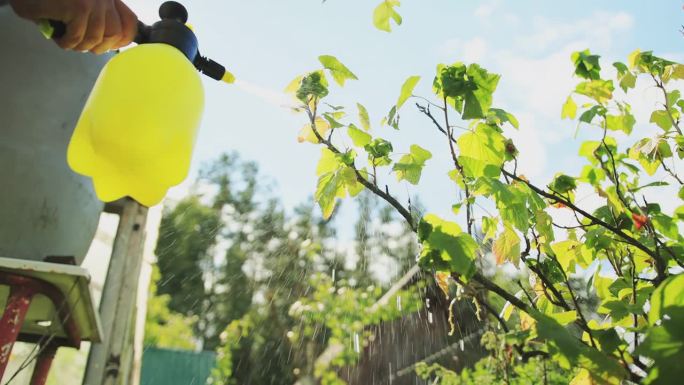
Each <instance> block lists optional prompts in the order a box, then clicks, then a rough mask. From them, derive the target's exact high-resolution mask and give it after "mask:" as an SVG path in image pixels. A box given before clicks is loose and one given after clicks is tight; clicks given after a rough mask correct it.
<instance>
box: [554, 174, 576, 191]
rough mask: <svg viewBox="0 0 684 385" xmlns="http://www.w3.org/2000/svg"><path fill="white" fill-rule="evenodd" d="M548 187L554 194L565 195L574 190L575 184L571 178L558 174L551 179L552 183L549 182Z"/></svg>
mask: <svg viewBox="0 0 684 385" xmlns="http://www.w3.org/2000/svg"><path fill="white" fill-rule="evenodd" d="M549 187H550V188H551V190H552V191H554V192H556V193H559V194H565V193H568V192H570V191H572V190H574V189H576V188H577V182H576V180H575V178H573V177H571V176H568V175H564V174H559V175H557V176H556V177H555V178H554V179H553V182H551V184H550V185H549Z"/></svg>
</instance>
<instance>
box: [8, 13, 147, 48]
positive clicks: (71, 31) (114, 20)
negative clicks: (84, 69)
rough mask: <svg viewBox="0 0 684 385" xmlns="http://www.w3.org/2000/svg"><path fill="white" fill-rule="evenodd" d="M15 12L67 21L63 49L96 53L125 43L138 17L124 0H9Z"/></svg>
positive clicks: (59, 41)
mask: <svg viewBox="0 0 684 385" xmlns="http://www.w3.org/2000/svg"><path fill="white" fill-rule="evenodd" d="M10 5H11V6H12V8H13V9H14V12H15V13H16V14H17V15H19V16H20V17H23V18H25V19H29V20H32V21H35V22H37V21H39V20H56V21H61V22H63V23H64V24H66V33H65V34H64V36H62V37H61V38H59V39H57V40H56V42H57V44H58V45H59V46H60V47H62V48H64V49H73V50H77V51H90V52H93V53H96V54H101V53H104V52H107V51H109V50H111V49H117V48H120V47H123V46H126V45H128V44H130V43H131V41H133V39H134V38H135V35H136V32H137V21H138V18H137V16H136V15H135V14H134V13H133V11H131V10H130V9H129V8H128V7H127V6H126V4H124V3H123V2H122V1H121V0H10Z"/></svg>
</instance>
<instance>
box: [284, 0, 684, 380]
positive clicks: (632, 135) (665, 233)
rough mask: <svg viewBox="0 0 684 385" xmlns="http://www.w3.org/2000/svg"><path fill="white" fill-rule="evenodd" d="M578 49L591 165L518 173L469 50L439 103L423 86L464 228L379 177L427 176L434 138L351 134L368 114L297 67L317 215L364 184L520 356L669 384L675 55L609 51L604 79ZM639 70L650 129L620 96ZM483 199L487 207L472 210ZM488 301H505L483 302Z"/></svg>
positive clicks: (683, 214) (450, 73)
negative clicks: (592, 205)
mask: <svg viewBox="0 0 684 385" xmlns="http://www.w3.org/2000/svg"><path fill="white" fill-rule="evenodd" d="M398 5H399V4H398V2H387V1H386V2H384V3H382V4H381V5H380V7H379V9H380V11H377V10H376V20H375V22H376V26H377V27H378V28H380V29H383V30H388V29H389V24H388V20H389V19H388V17H387V15H390V16H389V17H390V18H394V17H396V16H394V13H393V12H395V10H394V8H395V7H396V6H398ZM378 14H379V15H380V16H382V17H378V16H377V15H378ZM395 20H397V19H395ZM571 60H572V62H573V64H574V66H575V71H574V74H575V76H576V77H577V78H578V84H577V85H576V87H575V89H574V90H573V91H572V95H571V96H570V97H568V99H567V101H566V102H565V104H564V105H563V107H562V111H561V117H562V118H567V119H578V124H579V125H581V127H582V128H584V127H587V129H588V130H591V134H592V135H593V136H594V139H593V140H589V141H586V142H584V143H582V145H581V149H580V153H579V156H580V158H579V159H580V161H581V162H584V164H585V166H584V168H583V169H582V171H581V172H580V174H579V175H569V173H568V172H562V170H558V171H559V172H558V174H557V175H556V176H555V177H554V178H553V179H552V180H550V181H549V182H548V183H546V184H538V182H534V181H530V180H528V179H527V178H526V177H525V176H524V174H522V172H524V170H520V171H519V170H518V167H517V157H518V156H519V153H518V150H517V148H516V147H515V145H514V143H513V142H512V141H511V140H510V139H508V138H507V137H506V133H507V131H508V130H511V129H517V128H518V126H519V123H518V121H517V119H516V118H515V117H514V116H513V115H512V114H511V113H510V112H508V111H506V110H504V109H501V108H494V105H495V104H494V93H495V91H496V88H497V85H498V82H499V79H500V76H499V75H498V74H493V73H490V72H489V71H488V70H486V69H485V68H483V67H481V66H480V65H478V64H475V63H472V64H465V63H461V62H457V63H454V64H450V65H446V64H440V65H438V66H437V71H436V74H435V77H434V81H433V95H432V100H431V99H429V98H421V99H420V100H422V101H428V102H427V104H420V103H419V104H417V107H418V112H419V113H421V114H422V115H424V116H425V117H426V118H427V120H426V124H429V125H431V126H433V127H434V132H435V134H437V135H442V136H443V138H444V141H445V143H446V146H445V148H448V149H449V161H450V167H451V168H452V171H451V172H450V173H449V175H448V177H449V178H450V179H451V180H453V181H454V182H455V183H456V185H457V186H458V187H459V189H460V190H461V191H462V195H461V196H462V198H460V199H458V200H457V201H456V202H454V211H455V212H458V213H459V214H460V215H462V217H461V218H460V219H459V222H460V223H463V226H460V225H459V224H457V223H456V222H453V221H449V220H447V219H445V218H446V217H445V216H444V215H441V216H440V215H437V214H428V215H425V216H423V217H422V218H421V219H420V220H416V219H415V217H414V215H413V211H412V207H411V205H410V202H409V203H408V204H405V203H402V202H400V200H399V199H397V198H396V197H395V196H394V195H393V194H392V193H391V192H390V191H389V188H388V187H387V186H386V185H384V183H383V181H381V180H380V177H379V176H378V175H379V174H378V172H377V171H378V169H380V168H383V167H387V168H388V169H389V170H391V172H392V173H394V174H395V175H396V177H397V179H398V180H399V181H406V182H408V183H410V184H424V183H426V182H425V181H423V179H422V170H423V168H424V167H427V166H429V164H430V162H431V161H434V160H432V154H431V152H430V151H428V150H427V149H424V148H421V147H419V146H417V145H412V146H410V149H408V150H407V151H405V152H404V154H406V155H403V156H401V157H397V156H396V155H397V154H395V153H394V151H395V148H394V146H393V145H392V143H390V142H389V141H387V140H386V139H384V138H382V137H380V136H379V135H381V131H380V130H379V129H378V130H366V132H365V135H363V136H360V135H359V133H358V132H357V130H355V127H356V126H357V125H358V124H360V125H363V127H366V126H367V125H366V124H364V122H361V123H358V121H355V119H353V118H352V116H353V115H351V114H348V115H347V114H345V113H344V112H345V109H344V108H343V107H339V106H337V107H335V108H333V109H330V110H328V109H327V107H326V106H330V104H328V100H329V99H331V98H332V97H334V92H333V90H332V89H331V88H330V85H329V83H328V82H327V80H326V78H325V73H323V72H322V71H321V70H315V71H313V72H310V73H309V74H307V75H304V76H303V77H299V78H298V79H302V80H297V79H296V80H295V81H294V82H293V83H292V84H291V86H290V87H289V88H288V90H289V91H290V92H291V93H293V94H294V95H296V97H297V99H299V101H300V102H301V105H299V106H298V107H297V108H296V110H297V111H299V112H302V113H303V114H304V115H305V116H306V119H307V121H308V127H309V128H310V134H311V137H312V138H313V139H314V140H310V141H309V142H311V143H313V144H315V145H318V146H320V147H322V148H323V150H322V156H321V158H320V161H319V172H318V177H319V181H318V186H319V188H318V189H317V192H316V195H315V199H316V201H317V202H318V204H319V205H320V207H321V209H322V212H323V215H324V216H325V217H328V216H330V215H331V214H332V213H333V209H334V207H335V204H336V202H337V201H338V200H339V199H342V198H344V197H346V196H352V197H353V196H356V195H357V194H358V193H359V191H360V189H362V188H363V189H366V190H368V191H370V192H371V193H373V194H374V195H376V196H377V197H378V198H380V199H382V200H384V201H385V202H386V203H387V204H388V205H390V206H391V207H393V209H395V210H396V212H397V213H398V214H399V215H400V216H402V217H403V218H404V220H405V221H406V223H407V225H408V226H409V227H410V228H411V229H412V230H413V231H415V232H416V233H417V235H418V241H419V243H420V244H421V248H422V251H421V253H420V257H419V261H418V263H419V264H420V265H421V266H422V267H423V268H424V269H426V270H428V271H432V272H438V273H441V274H448V276H449V277H450V278H449V279H450V280H451V281H452V282H453V283H455V284H456V285H458V286H459V287H461V290H459V293H460V294H459V296H460V297H466V298H471V299H472V300H473V301H475V302H476V303H477V304H478V305H479V306H480V307H481V308H482V309H484V310H483V311H487V313H488V314H489V317H490V318H491V319H492V320H495V321H497V322H500V323H501V324H502V328H503V329H504V330H505V333H504V334H505V338H504V341H506V342H505V344H506V346H508V347H509V348H510V349H511V354H512V355H515V356H516V357H518V358H519V359H520V360H522V361H523V362H524V361H525V360H526V357H528V356H535V357H543V358H545V359H552V360H553V361H554V362H556V363H558V365H559V366H560V367H561V368H562V369H564V370H571V369H574V368H578V369H580V370H579V371H578V372H577V373H576V376H575V377H574V379H573V382H572V383H574V384H590V383H592V384H593V383H596V384H618V383H621V382H624V381H632V382H641V383H644V384H668V383H674V382H677V381H678V378H679V377H681V376H682V375H683V374H684V372H682V370H684V369H683V366H682V365H681V362H682V357H683V356H682V354H684V353H683V352H684V349H683V343H684V338H683V335H682V332H681V330H684V329H683V328H682V327H681V325H682V318H681V316H682V314H681V313H682V312H683V311H684V303H682V302H681V300H680V299H681V298H684V289H683V287H684V286H683V285H681V278H682V275H681V273H682V268H684V258H683V257H682V255H684V237H683V236H682V235H681V232H680V228H681V225H682V221H684V206H683V205H682V202H681V200H682V198H683V193H682V191H684V189H682V185H683V182H682V179H681V177H680V176H679V175H678V174H677V167H675V164H677V163H679V165H681V160H682V158H684V135H683V134H682V130H681V128H680V117H681V114H682V113H684V100H682V99H681V98H680V96H681V94H680V91H678V90H677V89H675V88H676V86H677V82H678V81H679V80H681V79H684V66H683V65H680V64H678V63H675V62H672V61H669V60H666V59H663V58H660V57H658V56H655V55H653V54H652V53H651V52H641V51H636V52H634V53H633V54H631V55H630V57H629V58H628V61H627V63H619V62H618V63H614V65H613V66H614V68H615V69H616V70H617V71H616V76H615V78H614V79H609V78H604V77H603V76H604V73H603V72H602V66H601V62H600V57H599V56H598V55H596V54H592V53H591V52H590V51H589V50H585V51H582V52H577V53H575V54H573V55H572V57H571ZM335 62H339V61H338V60H335ZM344 68H346V67H344ZM349 72H350V73H351V71H349ZM418 81H419V78H418V77H411V78H409V79H408V80H407V82H405V84H404V85H403V86H402V87H401V93H400V95H399V98H398V102H397V104H395V105H394V106H392V107H391V108H390V111H389V113H388V114H387V116H386V117H385V118H384V119H383V120H382V123H383V125H388V126H390V127H392V128H394V129H399V115H398V112H399V109H400V108H401V107H402V105H404V104H405V102H406V101H407V100H408V99H409V98H410V97H411V96H412V95H413V92H414V89H415V87H416V84H417V82H418ZM637 82H648V83H649V84H650V85H651V86H652V87H654V88H655V89H657V90H658V92H659V93H660V94H661V100H660V102H659V105H658V106H656V109H655V111H653V113H652V115H651V117H650V122H642V123H641V124H647V123H652V124H650V125H649V126H648V128H647V129H644V130H635V127H636V125H637V121H636V117H635V116H634V115H633V113H632V108H631V106H630V105H629V103H628V101H627V99H626V98H625V97H623V96H622V95H623V94H626V95H627V96H629V95H630V93H631V92H632V90H633V89H634V88H635V86H636V84H637ZM616 86H617V87H619V88H620V90H621V91H622V94H620V95H619V94H618V92H617V91H616ZM310 90H316V92H311V91H310ZM404 113H405V112H404ZM330 114H335V116H336V117H335V124H334V125H332V124H331V125H328V126H326V127H325V129H324V130H323V129H320V126H319V125H317V124H316V122H317V120H318V119H320V117H321V116H329V115H330ZM366 116H367V114H366ZM361 120H363V117H362V118H361ZM456 125H458V126H459V127H462V126H466V127H465V129H464V130H463V131H458V132H456V131H455V126H456ZM368 126H370V125H368ZM343 127H348V128H349V129H348V130H341V128H343ZM644 127H645V126H644ZM618 134H619V135H618ZM349 139H351V140H349ZM447 146H448V147H447ZM321 170H324V171H325V172H321ZM580 188H583V189H588V190H590V191H594V192H595V198H596V199H597V200H599V201H600V202H601V205H600V206H599V207H598V208H597V209H595V210H590V209H586V208H583V207H582V202H581V201H580V200H578V199H576V193H577V191H578V190H579V189H580ZM655 191H658V192H657V193H655ZM677 191H679V194H678V198H677V197H676V195H677ZM654 194H657V195H654ZM654 196H655V197H659V198H656V200H654V199H653V197H654ZM665 196H669V197H671V198H672V199H678V200H679V207H678V208H677V209H676V210H674V211H669V212H668V211H666V210H664V209H663V208H662V207H661V205H660V204H658V200H659V199H663V197H665ZM483 205H484V206H487V207H494V208H495V210H494V211H491V210H490V211H487V212H479V211H478V210H477V208H478V207H482V206H483ZM558 210H566V211H568V212H569V213H571V215H572V217H574V218H576V223H573V224H569V225H568V224H564V223H561V222H559V219H558V215H557V211H558ZM475 227H479V228H482V229H483V231H484V236H485V237H486V238H487V239H491V240H493V242H494V245H493V253H494V254H495V259H496V265H497V266H499V267H504V266H510V267H512V268H514V269H515V270H517V271H518V273H517V274H518V276H519V277H520V276H521V277H522V279H520V278H519V279H518V280H517V284H518V285H517V287H515V288H512V287H511V286H510V285H507V284H505V283H502V282H498V281H497V280H496V278H495V277H494V276H492V275H491V273H490V272H488V271H486V269H484V266H485V265H486V261H487V260H488V255H487V252H486V250H485V248H484V247H483V246H484V245H485V244H486V243H485V242H483V239H482V238H481V237H480V238H478V237H477V234H476V233H475V231H474V228H475ZM477 293H485V295H479V294H477ZM497 303H501V307H500V308H496V307H494V306H493V305H492V304H497ZM592 304H593V305H592ZM511 362H518V361H516V360H512V361H511ZM522 368H524V365H523V366H522ZM523 370H524V369H523ZM442 383H449V382H444V380H443V382H442ZM454 383H460V382H454Z"/></svg>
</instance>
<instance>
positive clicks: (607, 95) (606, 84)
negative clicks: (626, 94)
mask: <svg viewBox="0 0 684 385" xmlns="http://www.w3.org/2000/svg"><path fill="white" fill-rule="evenodd" d="M614 89H615V87H613V81H612V80H590V81H586V82H582V83H580V84H578V85H577V87H576V88H575V92H576V93H578V94H581V95H584V96H588V97H590V98H592V99H594V100H596V101H597V102H599V103H600V104H605V103H606V102H608V101H609V100H610V99H612V98H613V90H614Z"/></svg>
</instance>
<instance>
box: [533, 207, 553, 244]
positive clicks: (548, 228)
mask: <svg viewBox="0 0 684 385" xmlns="http://www.w3.org/2000/svg"><path fill="white" fill-rule="evenodd" d="M535 222H536V224H537V231H538V232H539V235H540V236H542V237H544V238H545V239H544V240H545V241H546V242H553V240H554V238H555V235H554V233H553V224H552V223H553V220H552V219H551V215H549V214H548V213H547V212H546V211H544V210H537V211H536V212H535Z"/></svg>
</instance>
